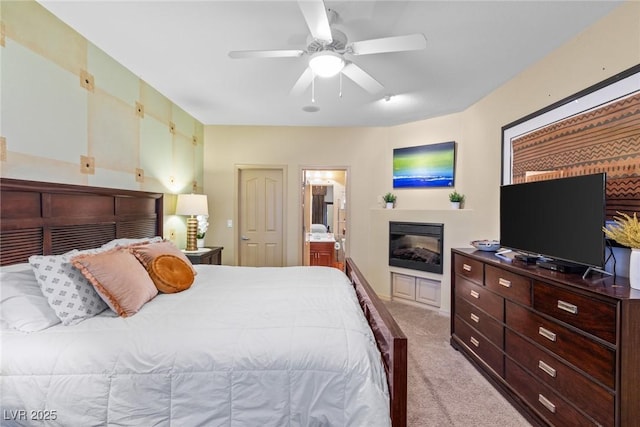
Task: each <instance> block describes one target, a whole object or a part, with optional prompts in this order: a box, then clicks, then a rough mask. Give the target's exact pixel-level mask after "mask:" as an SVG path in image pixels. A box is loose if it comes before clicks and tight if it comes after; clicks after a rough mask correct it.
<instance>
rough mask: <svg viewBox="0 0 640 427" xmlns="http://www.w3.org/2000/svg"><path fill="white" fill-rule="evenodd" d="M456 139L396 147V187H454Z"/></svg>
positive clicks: (394, 167)
mask: <svg viewBox="0 0 640 427" xmlns="http://www.w3.org/2000/svg"><path fill="white" fill-rule="evenodd" d="M455 160H456V143H455V142H454V141H449V142H441V143H438V144H429V145H419V146H416V147H403V148H395V149H394V150H393V188H435V187H453V183H454V177H455V163H456V162H455Z"/></svg>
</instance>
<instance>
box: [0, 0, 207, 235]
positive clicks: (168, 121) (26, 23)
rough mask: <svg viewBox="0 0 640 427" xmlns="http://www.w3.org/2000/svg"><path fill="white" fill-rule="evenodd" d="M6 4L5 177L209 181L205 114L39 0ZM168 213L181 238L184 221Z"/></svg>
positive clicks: (133, 184)
mask: <svg viewBox="0 0 640 427" xmlns="http://www.w3.org/2000/svg"><path fill="white" fill-rule="evenodd" d="M0 12H1V22H2V27H3V30H4V32H3V36H4V37H3V38H2V41H1V42H0V55H1V60H2V64H1V77H0V79H1V86H0V93H1V95H2V97H1V105H0V108H1V115H0V136H1V137H2V139H1V141H2V142H1V144H2V153H3V155H2V156H0V157H1V161H0V175H1V176H2V177H8V178H17V179H28V180H36V181H45V182H60V183H68V184H79V185H92V186H99V187H115V188H125V189H132V190H145V191H157V192H164V193H183V192H191V191H192V190H195V191H201V190H202V181H203V180H202V157H203V155H202V153H203V149H204V144H203V142H204V127H203V126H202V124H201V123H200V122H198V121H197V120H195V119H194V118H193V117H192V116H190V115H189V114H187V113H186V112H184V111H183V110H181V109H180V108H178V107H177V106H176V105H175V104H173V103H172V102H171V101H169V100H168V99H167V98H166V97H165V96H163V95H162V94H160V93H159V92H158V91H156V90H155V89H153V88H152V87H151V86H149V85H148V84H146V83H145V82H144V81H143V80H141V79H140V78H138V77H137V76H136V75H134V74H133V73H132V72H130V71H129V70H128V69H126V68H125V67H123V66H122V65H121V64H119V63H117V62H116V61H115V60H113V59H112V58H111V57H109V56H108V55H106V54H105V53H104V52H103V51H101V50H100V49H98V48H97V47H96V46H94V45H93V44H91V43H90V42H88V41H87V40H86V39H85V38H83V37H82V36H80V35H79V34H78V33H77V32H76V31H74V30H73V29H71V28H70V27H69V26H67V25H66V24H64V23H63V22H62V21H60V20H59V19H57V18H56V17H55V16H54V15H52V14H51V13H50V12H49V11H47V10H46V9H44V8H43V7H42V6H40V5H39V4H38V3H36V2H35V1H3V2H1V3H0ZM86 80H89V84H86ZM139 107H141V108H140V111H139ZM194 140H195V143H194ZM81 156H86V157H88V158H89V161H93V171H92V172H90V173H85V172H83V170H82V168H81V165H83V164H85V163H83V162H82V161H81V158H82V157H81ZM166 200H168V201H169V203H167V206H166V209H165V212H170V211H171V210H172V206H171V203H170V202H171V201H172V200H173V198H172V197H167V198H166ZM167 220H169V226H168V227H167V226H165V231H166V232H168V230H169V229H170V228H171V229H174V230H175V231H176V242H177V243H181V242H184V238H181V237H183V234H184V228H185V226H184V221H182V220H180V219H178V218H167Z"/></svg>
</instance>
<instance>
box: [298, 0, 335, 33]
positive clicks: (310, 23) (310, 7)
mask: <svg viewBox="0 0 640 427" xmlns="http://www.w3.org/2000/svg"><path fill="white" fill-rule="evenodd" d="M298 5H299V6H300V10H301V11H302V15H303V16H304V20H305V21H306V22H307V27H309V31H310V32H311V35H312V36H313V38H314V39H316V40H321V41H324V42H326V43H331V42H332V41H333V36H332V35H331V27H330V26H329V16H328V15H327V9H326V8H325V6H324V1H322V0H298Z"/></svg>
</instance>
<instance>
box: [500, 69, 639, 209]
mask: <svg viewBox="0 0 640 427" xmlns="http://www.w3.org/2000/svg"><path fill="white" fill-rule="evenodd" d="M600 172H605V173H606V174H607V188H606V197H607V203H606V210H607V216H608V217H611V216H613V215H615V213H616V212H617V211H622V212H634V211H639V210H640V65H637V66H635V67H632V68H630V69H629V70H626V71H624V72H622V73H620V74H618V75H616V76H613V77H611V78H609V79H607V80H605V81H603V82H601V83H598V84H596V85H594V86H592V87H590V88H587V89H585V90H583V91H581V92H579V93H577V94H575V95H573V96H570V97H568V98H566V99H563V100H562V101H559V102H557V103H555V104H553V105H550V106H548V107H546V108H544V109H542V110H540V111H538V112H535V113H533V114H531V115H529V116H526V117H524V118H522V119H520V120H517V121H516V122H513V123H511V124H508V125H506V126H504V127H503V128H502V184H512V183H513V184H515V183H520V182H527V181H539V180H545V179H554V178H564V177H571V176H577V175H586V174H593V173H600Z"/></svg>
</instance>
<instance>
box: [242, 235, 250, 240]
mask: <svg viewBox="0 0 640 427" xmlns="http://www.w3.org/2000/svg"><path fill="white" fill-rule="evenodd" d="M240 239H241V240H250V239H249V238H248V237H247V236H242V237H240Z"/></svg>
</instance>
